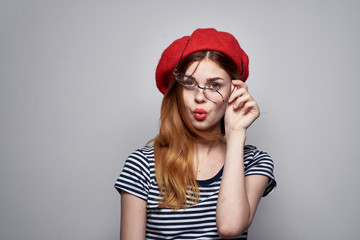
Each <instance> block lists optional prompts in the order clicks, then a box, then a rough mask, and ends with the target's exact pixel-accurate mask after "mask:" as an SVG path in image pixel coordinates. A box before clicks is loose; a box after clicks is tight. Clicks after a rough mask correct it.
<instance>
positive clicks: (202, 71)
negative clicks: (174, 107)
mask: <svg viewBox="0 0 360 240" xmlns="http://www.w3.org/2000/svg"><path fill="white" fill-rule="evenodd" d="M185 74H186V75H187V76H191V78H192V79H193V80H194V81H196V83H197V85H199V86H200V87H212V88H216V87H218V86H220V85H221V86H222V88H221V89H222V93H223V95H224V98H226V97H228V95H229V94H230V91H231V77H230V75H229V74H228V73H227V72H226V71H225V70H224V69H222V68H221V67H220V66H219V65H217V64H216V63H215V62H214V61H212V60H209V59H204V60H202V61H200V62H199V61H197V62H193V63H192V64H190V66H189V67H188V68H187V69H186V71H185ZM205 91H208V90H205ZM205 94H206V93H205ZM205 94H204V90H203V89H200V88H198V87H195V89H188V88H186V87H184V88H183V98H184V105H185V112H186V114H187V117H188V118H189V120H190V121H191V123H192V124H193V126H194V127H195V128H196V129H198V130H214V131H217V132H220V131H221V118H222V117H223V116H224V114H225V109H226V105H227V103H226V102H212V101H210V100H209V99H207V98H206V96H205Z"/></svg>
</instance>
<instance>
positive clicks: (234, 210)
mask: <svg viewBox="0 0 360 240" xmlns="http://www.w3.org/2000/svg"><path fill="white" fill-rule="evenodd" d="M245 139H246V133H245V130H244V131H239V132H236V133H232V134H231V135H229V136H228V138H227V140H226V142H227V149H226V159H225V165H224V171H223V176H222V180H221V186H220V192H219V197H218V203H217V210H216V222H217V226H218V230H219V233H220V234H221V235H223V236H224V237H226V236H237V235H239V234H241V233H242V232H244V231H245V230H246V229H247V228H248V226H249V224H250V219H251V217H250V204H249V200H248V197H247V194H246V188H245V173H244V144H245Z"/></svg>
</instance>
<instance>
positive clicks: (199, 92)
mask: <svg viewBox="0 0 360 240" xmlns="http://www.w3.org/2000/svg"><path fill="white" fill-rule="evenodd" d="M195 101H196V102H197V103H202V102H205V101H206V97H205V89H203V88H201V87H200V86H198V88H197V89H195Z"/></svg>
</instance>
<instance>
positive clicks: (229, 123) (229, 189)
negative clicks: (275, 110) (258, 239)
mask: <svg viewBox="0 0 360 240" xmlns="http://www.w3.org/2000/svg"><path fill="white" fill-rule="evenodd" d="M233 85H234V87H235V90H234V92H233V94H232V96H231V97H230V99H229V104H228V108H227V110H226V113H225V129H226V145H227V149H226V158H225V165H224V170H223V176H222V180H221V185H220V192H219V197H218V203H217V210H216V224H217V228H218V232H219V234H220V235H221V236H222V237H224V238H233V237H236V236H239V235H240V234H241V233H243V232H244V231H246V230H247V229H248V227H249V226H250V224H251V222H252V220H253V218H254V215H255V212H256V209H257V206H258V204H259V201H260V199H261V196H262V195H263V193H264V191H265V188H266V185H267V183H268V181H269V178H268V177H266V176H262V175H251V176H247V177H245V173H244V146H245V139H246V129H247V128H248V127H249V126H250V125H251V124H252V123H253V122H254V121H255V120H256V119H257V118H258V117H259V115H260V111H259V107H258V106H257V104H256V102H255V101H254V99H253V98H252V97H251V96H250V94H249V93H248V89H247V85H246V84H245V83H243V82H242V81H240V80H233Z"/></svg>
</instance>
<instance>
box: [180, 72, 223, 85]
mask: <svg viewBox="0 0 360 240" xmlns="http://www.w3.org/2000/svg"><path fill="white" fill-rule="evenodd" d="M184 75H185V76H186V77H187V78H191V79H193V80H195V81H197V79H196V78H195V77H193V76H192V75H188V74H184ZM216 80H222V81H225V79H223V78H222V77H212V78H207V79H206V82H207V83H208V82H214V81H216Z"/></svg>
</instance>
